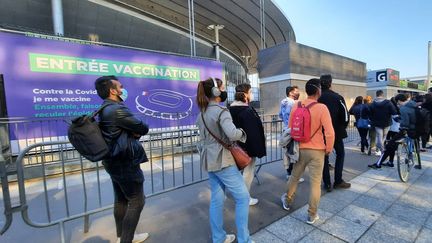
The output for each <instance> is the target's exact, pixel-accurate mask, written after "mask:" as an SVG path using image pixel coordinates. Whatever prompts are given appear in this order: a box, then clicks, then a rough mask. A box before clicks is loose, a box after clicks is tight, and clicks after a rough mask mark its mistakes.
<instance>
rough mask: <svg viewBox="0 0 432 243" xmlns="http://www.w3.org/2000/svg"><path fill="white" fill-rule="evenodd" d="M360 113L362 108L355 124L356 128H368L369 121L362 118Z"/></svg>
mask: <svg viewBox="0 0 432 243" xmlns="http://www.w3.org/2000/svg"><path fill="white" fill-rule="evenodd" d="M362 112H363V106H362V108H361V109H360V118H359V119H358V121H357V122H356V125H357V128H370V121H369V119H364V118H362Z"/></svg>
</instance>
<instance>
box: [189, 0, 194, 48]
mask: <svg viewBox="0 0 432 243" xmlns="http://www.w3.org/2000/svg"><path fill="white" fill-rule="evenodd" d="M188 15H189V16H188V17H189V41H190V55H191V57H192V56H193V43H192V21H191V1H190V0H188Z"/></svg>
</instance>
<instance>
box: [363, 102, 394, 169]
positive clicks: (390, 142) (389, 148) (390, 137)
mask: <svg viewBox="0 0 432 243" xmlns="http://www.w3.org/2000/svg"><path fill="white" fill-rule="evenodd" d="M399 99H400V98H399ZM390 101H391V103H392V104H393V105H394V106H395V108H396V111H397V115H394V116H392V125H391V126H390V128H389V131H388V133H387V136H386V144H385V146H384V147H385V149H384V153H383V154H382V155H381V156H380V158H379V159H378V161H377V162H376V163H375V164H373V165H368V166H369V167H371V168H381V165H383V166H388V167H394V163H393V162H394V156H395V152H396V146H397V144H396V143H395V141H396V140H397V139H395V138H398V139H400V138H401V137H400V136H399V135H400V120H401V115H400V110H399V107H398V104H397V102H396V99H395V97H392V98H391V99H390ZM387 158H389V160H388V161H387V162H384V161H385V160H386V159H387ZM375 165H376V167H375Z"/></svg>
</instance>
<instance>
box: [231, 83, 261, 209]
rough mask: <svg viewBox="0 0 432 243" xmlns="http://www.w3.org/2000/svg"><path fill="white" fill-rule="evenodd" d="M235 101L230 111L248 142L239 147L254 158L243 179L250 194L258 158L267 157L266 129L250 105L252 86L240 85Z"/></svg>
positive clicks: (255, 202)
mask: <svg viewBox="0 0 432 243" xmlns="http://www.w3.org/2000/svg"><path fill="white" fill-rule="evenodd" d="M235 90H236V93H235V101H234V102H233V103H232V104H231V106H230V108H229V110H230V112H231V116H232V118H233V122H234V124H235V125H236V127H237V128H241V129H243V130H244V131H245V132H246V135H247V140H246V142H245V143H239V145H240V146H241V147H242V148H243V149H244V150H245V151H246V152H247V153H248V155H249V156H250V157H252V162H251V163H250V164H249V165H248V166H247V167H246V168H244V169H243V179H244V181H245V183H246V187H247V189H248V191H249V193H250V187H251V184H252V181H253V178H254V175H255V161H256V157H258V158H261V157H263V156H265V155H266V147H265V137H264V128H263V124H262V122H261V118H260V117H259V115H258V113H257V112H256V111H255V109H254V108H253V107H252V106H249V103H250V102H251V101H252V100H253V94H252V89H251V86H250V84H246V83H244V84H239V85H237V86H236V88H235ZM257 203H258V199H256V198H253V197H251V198H250V200H249V205H251V206H252V205H255V204H257Z"/></svg>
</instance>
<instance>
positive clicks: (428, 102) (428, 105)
mask: <svg viewBox="0 0 432 243" xmlns="http://www.w3.org/2000/svg"><path fill="white" fill-rule="evenodd" d="M431 89H432V88H430V89H429V90H431ZM431 91H432V90H431ZM422 107H423V108H425V109H426V110H428V111H429V114H431V116H432V93H430V92H428V93H427V94H425V102H424V104H423V106H422ZM431 120H432V118H431ZM431 135H432V121H429V134H427V135H425V136H424V139H423V138H422V142H423V141H424V142H423V144H422V145H424V146H423V148H431V147H426V144H427V142H428V141H429V137H430V136H431Z"/></svg>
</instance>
